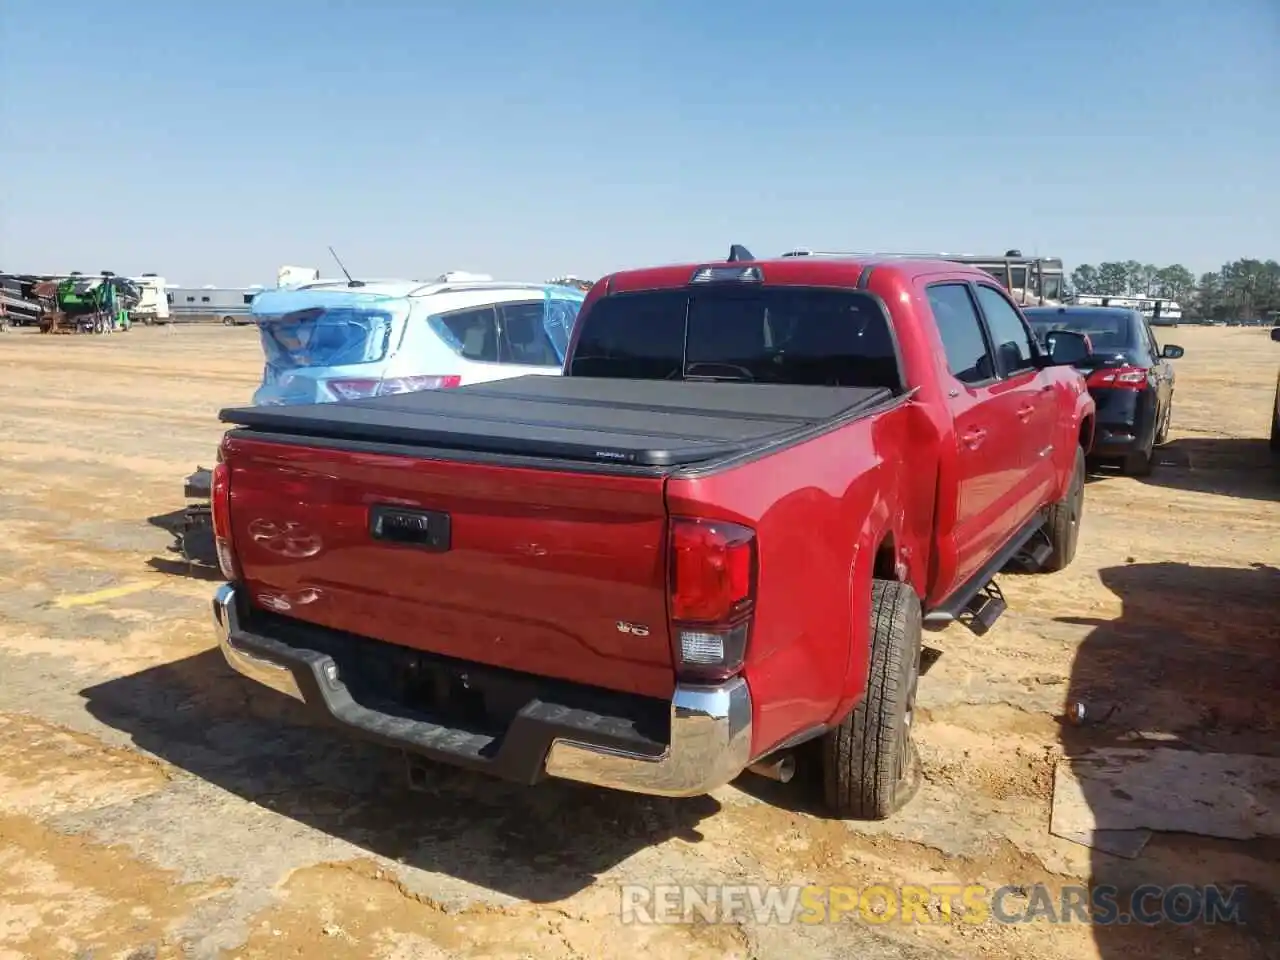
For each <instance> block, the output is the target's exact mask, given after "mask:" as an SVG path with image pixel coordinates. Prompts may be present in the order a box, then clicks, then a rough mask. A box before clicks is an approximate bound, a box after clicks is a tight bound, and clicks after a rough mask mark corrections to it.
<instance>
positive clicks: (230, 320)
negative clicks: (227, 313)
mask: <svg viewBox="0 0 1280 960" xmlns="http://www.w3.org/2000/svg"><path fill="white" fill-rule="evenodd" d="M222 325H223V326H224V327H234V326H235V325H236V318H235V317H223V318H222Z"/></svg>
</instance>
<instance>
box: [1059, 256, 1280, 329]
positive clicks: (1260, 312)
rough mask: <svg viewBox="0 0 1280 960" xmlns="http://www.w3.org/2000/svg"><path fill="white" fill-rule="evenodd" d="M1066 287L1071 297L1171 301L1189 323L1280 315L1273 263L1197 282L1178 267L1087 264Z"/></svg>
mask: <svg viewBox="0 0 1280 960" xmlns="http://www.w3.org/2000/svg"><path fill="white" fill-rule="evenodd" d="M1068 286H1069V288H1070V292H1072V293H1098V294H1103V295H1105V296H1112V297H1123V296H1128V297H1168V298H1169V299H1171V300H1177V301H1178V303H1180V304H1181V305H1182V309H1183V315H1184V316H1186V317H1188V318H1192V317H1201V318H1205V319H1215V320H1231V319H1236V318H1240V319H1252V318H1256V317H1265V316H1267V315H1269V314H1273V313H1276V312H1280V263H1277V262H1276V261H1275V260H1252V259H1249V258H1244V259H1241V260H1234V261H1232V262H1231V263H1226V264H1223V266H1222V269H1221V270H1218V271H1216V272H1213V273H1205V274H1201V276H1200V277H1199V279H1197V278H1196V276H1195V275H1194V274H1193V273H1192V272H1191V271H1190V270H1188V269H1187V268H1186V267H1184V266H1183V265H1182V264H1180V263H1175V264H1173V265H1171V266H1168V267H1157V266H1155V265H1154V264H1150V263H1139V262H1138V261H1137V260H1126V261H1124V262H1119V261H1113V262H1108V263H1100V264H1098V265H1097V266H1094V265H1093V264H1091V263H1084V264H1081V265H1080V266H1078V267H1076V268H1075V269H1074V270H1072V271H1071V278H1070V281H1069V283H1068Z"/></svg>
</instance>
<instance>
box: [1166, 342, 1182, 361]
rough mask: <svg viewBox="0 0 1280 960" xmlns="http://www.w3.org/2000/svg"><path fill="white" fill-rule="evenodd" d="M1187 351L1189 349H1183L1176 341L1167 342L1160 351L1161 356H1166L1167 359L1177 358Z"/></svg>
mask: <svg viewBox="0 0 1280 960" xmlns="http://www.w3.org/2000/svg"><path fill="white" fill-rule="evenodd" d="M1186 352H1187V351H1185V350H1183V349H1182V348H1181V347H1180V346H1178V345H1177V344H1176V343H1166V344H1165V345H1164V349H1163V350H1161V351H1160V356H1162V357H1164V358H1165V359H1166V360H1177V359H1178V358H1179V357H1181V356H1182V355H1183V354H1184V353H1186Z"/></svg>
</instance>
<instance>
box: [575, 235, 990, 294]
mask: <svg viewBox="0 0 1280 960" xmlns="http://www.w3.org/2000/svg"><path fill="white" fill-rule="evenodd" d="M734 250H735V251H740V253H739V256H738V257H734V256H733V254H732V253H731V255H730V257H729V258H726V259H724V260H713V261H702V262H687V263H678V264H668V265H665V266H660V267H647V268H642V269H635V270H621V271H618V272H616V273H611V274H609V275H607V276H605V277H602V278H601V279H600V280H599V281H597V283H596V285H595V289H598V290H599V291H600V295H604V296H607V295H609V294H614V293H632V292H639V291H642V290H662V289H673V288H676V287H685V286H688V285H690V284H692V283H699V282H715V281H717V280H719V281H722V282H723V281H733V280H739V281H741V282H746V283H750V282H758V283H767V284H781V285H790V286H816V287H850V288H854V287H859V286H863V287H865V285H866V282H867V279H868V278H869V271H870V270H873V269H875V270H880V269H884V270H891V271H893V273H894V274H895V275H896V276H897V277H898V278H899V279H901V280H911V279H914V278H915V277H918V276H926V275H933V274H937V273H948V274H968V275H971V276H973V277H974V278H975V279H984V280H990V279H991V275H990V274H988V273H986V272H985V271H983V270H981V269H979V268H978V267H975V266H970V265H968V264H964V263H960V262H957V261H954V260H947V259H945V258H942V257H938V258H937V259H927V258H923V257H921V258H907V257H900V256H894V255H891V254H865V255H862V254H859V255H852V256H843V255H840V256H835V255H833V256H805V257H769V258H754V257H750V256H748V257H746V258H743V257H741V253H745V251H743V250H742V248H740V247H735V248H734ZM593 299H594V298H593Z"/></svg>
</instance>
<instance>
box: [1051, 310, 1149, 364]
mask: <svg viewBox="0 0 1280 960" xmlns="http://www.w3.org/2000/svg"><path fill="white" fill-rule="evenodd" d="M1026 314H1027V320H1028V321H1030V323H1031V326H1032V327H1033V328H1034V329H1035V332H1036V336H1038V337H1039V338H1040V339H1041V341H1043V340H1044V335H1045V334H1046V333H1048V332H1049V331H1050V330H1071V331H1073V332H1075V333H1083V334H1084V335H1085V336H1087V337H1088V338H1089V342H1090V343H1091V344H1093V350H1094V352H1095V353H1102V354H1116V353H1123V352H1126V351H1129V350H1132V349H1133V348H1134V347H1136V346H1137V338H1136V336H1135V324H1134V322H1133V317H1132V316H1131V315H1129V314H1128V313H1117V312H1111V311H1104V310H1066V311H1058V310H1054V311H1052V312H1050V313H1040V312H1039V311H1036V310H1028V311H1026Z"/></svg>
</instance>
